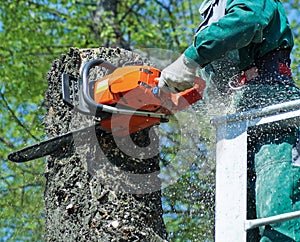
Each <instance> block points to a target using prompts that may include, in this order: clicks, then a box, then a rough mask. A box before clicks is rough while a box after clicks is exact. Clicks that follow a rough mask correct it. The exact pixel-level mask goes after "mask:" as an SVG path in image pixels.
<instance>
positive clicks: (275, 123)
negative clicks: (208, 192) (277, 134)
mask: <svg viewBox="0 0 300 242" xmlns="http://www.w3.org/2000/svg"><path fill="white" fill-rule="evenodd" d="M212 124H213V125H214V126H215V127H216V141H217V142H216V207H215V241H216V242H227V241H228V242H235V241H236V242H246V235H247V230H250V229H253V228H256V227H259V226H264V225H268V224H272V223H277V222H283V221H287V220H291V219H295V218H299V217H300V211H295V212H290V213H285V214H280V215H276V216H272V217H267V218H259V219H251V220H250V219H247V142H248V138H249V136H251V135H254V134H253V133H257V132H266V131H267V130H269V129H271V130H272V129H277V130H278V129H286V128H288V127H298V126H300V100H296V101H289V102H285V103H281V104H276V105H272V106H268V107H265V108H261V109H253V110H249V111H246V112H241V113H236V114H231V115H227V116H224V117H220V118H216V119H213V120H212ZM253 130H255V132H253Z"/></svg>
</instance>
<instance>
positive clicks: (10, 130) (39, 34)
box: [0, 0, 300, 241]
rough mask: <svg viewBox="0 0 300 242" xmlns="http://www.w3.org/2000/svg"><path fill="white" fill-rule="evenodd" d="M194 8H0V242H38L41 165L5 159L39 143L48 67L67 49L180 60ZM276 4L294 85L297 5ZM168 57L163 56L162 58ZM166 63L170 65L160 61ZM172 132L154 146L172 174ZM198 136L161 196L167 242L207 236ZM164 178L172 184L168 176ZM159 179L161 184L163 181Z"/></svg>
mask: <svg viewBox="0 0 300 242" xmlns="http://www.w3.org/2000/svg"><path fill="white" fill-rule="evenodd" d="M200 2H201V1H195V0H188V1H181V0H180V1H173V0H168V1H166V0H164V1H163V0H162V1H159V0H155V1H142V0H128V1H104V0H103V1H100V0H99V1H96V0H90V1H71V0H69V1H68V0H61V1H49V0H45V1H43V0H41V1H35V0H32V1H23V0H20V1H1V3H0V42H1V46H0V74H1V75H0V76H1V78H0V120H1V126H0V159H1V161H2V162H1V174H0V192H1V200H0V218H1V219H0V228H1V229H0V237H1V238H4V240H9V239H10V240H28V241H38V240H41V239H42V237H43V233H44V231H43V229H41V228H44V226H43V225H44V217H45V216H44V210H43V190H44V186H45V184H44V182H45V179H44V175H43V172H44V165H43V160H42V159H41V160H38V161H34V162H29V163H26V164H20V165H16V164H12V163H10V162H7V159H6V157H7V154H8V152H10V151H12V150H15V149H17V148H20V147H21V146H25V145H29V144H32V143H35V142H36V141H37V140H41V139H44V138H45V135H44V134H45V132H44V130H43V126H42V118H43V116H44V115H45V112H46V111H45V106H44V92H45V90H46V89H47V82H46V81H45V75H46V73H47V72H48V70H49V69H50V66H51V63H52V62H53V60H54V59H56V58H58V57H59V56H60V55H61V54H62V53H67V52H68V51H69V48H70V47H73V46H75V47H78V48H91V47H98V46H106V47H107V46H113V47H115V46H120V47H124V48H131V49H135V50H136V49H143V51H144V52H147V53H149V54H150V55H151V57H153V56H154V57H156V58H157V59H158V60H160V57H161V56H162V54H161V52H159V51H157V49H158V48H160V49H165V50H172V51H176V52H178V53H180V52H181V51H182V50H184V48H186V47H187V45H188V44H190V41H191V38H192V37H191V36H192V35H193V30H194V29H195V28H196V27H197V24H198V22H199V21H200V17H199V14H198V11H197V10H198V6H199V4H200ZM283 2H284V3H285V5H286V9H287V11H288V12H289V18H290V20H291V24H292V27H293V30H294V34H295V44H296V45H295V48H294V51H293V73H294V75H295V77H296V80H297V81H298V80H299V71H300V68H299V57H300V52H299V51H300V50H299V30H300V27H299V22H297V21H298V20H297V18H296V16H297V15H298V14H299V1H298V0H294V1H283ZM100 13H101V14H100ZM153 48H155V51H153ZM146 50H147V51H146ZM157 53H159V54H157ZM168 53H169V52H168V51H165V52H164V54H165V55H167V54H168ZM157 55H158V56H157ZM168 58H170V57H169V56H168V57H167V58H166V59H168ZM201 123H204V124H205V125H204V127H209V126H208V124H207V122H201ZM172 125H173V126H172ZM172 125H169V126H168V127H169V129H164V130H163V131H166V130H167V131H168V130H169V131H170V132H169V133H170V134H167V133H165V134H163V139H162V140H165V141H166V142H164V143H163V144H162V145H161V147H162V148H161V149H162V150H161V151H162V153H161V158H162V163H165V164H167V165H168V164H170V163H171V164H174V169H173V171H174V172H175V171H176V170H180V167H182V165H183V164H184V163H182V162H183V160H182V159H179V158H177V159H178V160H177V161H176V163H175V162H171V161H173V159H174V157H175V155H174V152H176V149H177V148H176V144H177V145H178V142H177V141H178V137H180V135H179V134H176V132H175V131H176V122H174V124H172ZM199 130H200V131H201V133H200V134H201V137H202V139H201V140H200V142H199V141H196V144H197V145H195V146H196V147H198V148H199V149H198V151H199V162H194V163H193V164H191V165H190V166H189V167H190V168H191V172H190V173H189V172H184V176H180V179H178V183H176V184H175V183H174V184H173V186H169V187H168V188H169V189H168V190H166V192H165V198H164V204H165V209H166V216H165V219H166V223H167V229H168V230H169V232H170V238H171V239H172V240H174V241H176V240H178V241H182V240H188V239H190V240H191V241H197V239H195V236H196V235H197V234H199V231H201V229H202V228H207V227H205V226H206V225H207V226H209V227H210V229H209V230H206V231H207V234H204V235H203V238H208V239H209V238H211V237H212V233H213V231H212V230H213V229H212V228H211V226H212V223H213V222H212V208H213V207H212V199H213V177H212V176H211V175H212V174H211V173H210V171H213V167H210V165H209V164H211V161H213V157H212V153H213V148H211V143H210V141H211V140H213V139H214V138H213V136H212V135H211V133H210V130H207V128H201V127H199ZM191 139H192V138H191ZM177 147H178V146H177ZM187 150H188V149H187ZM187 152H188V151H187ZM176 157H177V156H176ZM206 159H209V160H210V162H208V161H206ZM203 164H206V170H207V171H208V173H207V172H203V171H204V169H203ZM172 175H173V176H175V177H177V178H178V176H176V174H175V175H174V174H172ZM208 175H210V176H208ZM165 177H168V176H167V175H166V174H165ZM183 189H185V190H183ZM183 191H185V192H184V193H183ZM203 194H206V195H205V196H203ZM203 198H205V199H203ZM206 199H208V200H206ZM204 218H205V219H204ZM207 221H210V222H207ZM205 224H206V225H205ZM202 234H203V233H202ZM199 239H200V240H201V238H199Z"/></svg>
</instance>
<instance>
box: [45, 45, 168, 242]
mask: <svg viewBox="0 0 300 242" xmlns="http://www.w3.org/2000/svg"><path fill="white" fill-rule="evenodd" d="M94 58H103V59H105V60H107V61H110V62H111V63H113V64H114V65H117V66H122V65H123V64H124V63H126V62H143V63H146V64H148V63H147V61H146V60H144V59H143V58H142V57H140V56H139V55H137V54H134V53H132V52H129V51H126V50H123V49H111V48H97V49H85V50H79V49H76V48H73V49H71V50H70V51H69V53H68V54H66V55H63V56H62V57H61V58H60V59H58V60H55V61H54V62H53V65H52V68H51V70H50V71H49V73H48V74H47V80H48V83H49V89H48V91H47V93H46V103H47V107H48V111H49V112H48V115H47V116H46V117H45V119H44V123H45V127H46V129H47V132H48V136H49V137H53V136H57V135H59V134H63V133H66V132H68V131H70V130H74V129H78V128H82V127H85V126H87V125H90V124H91V123H93V118H92V117H89V116H85V115H82V114H80V113H77V112H75V111H73V110H71V109H70V108H69V107H67V106H66V105H65V104H64V103H63V101H62V97H61V74H62V73H63V72H64V73H68V74H72V75H73V76H75V77H79V75H80V68H81V67H82V64H83V63H84V62H86V61H87V60H91V59H94ZM91 75H92V76H93V77H95V76H97V77H100V76H103V75H104V72H103V70H101V69H99V68H98V69H96V68H95V70H93V71H91ZM151 131H152V130H151ZM152 135H154V136H153V137H154V138H153V137H152V138H151V140H150V139H149V137H148V131H147V130H146V131H143V132H140V133H139V134H135V135H133V136H132V137H131V139H130V140H132V142H133V144H134V145H136V146H137V147H147V146H148V145H149V144H150V143H151V142H153V144H154V145H153V146H151V147H154V148H155V149H158V145H157V142H158V138H157V137H155V132H152ZM118 142H123V141H122V140H121V141H120V140H119V141H118ZM124 142H128V140H124ZM72 145H73V146H74V149H71V152H66V151H65V150H63V149H62V150H60V151H59V152H57V154H54V155H53V156H51V157H49V158H48V159H47V164H46V172H45V175H46V178H47V184H46V189H45V207H46V234H45V240H46V241H164V238H166V232H165V227H164V224H163V220H162V206H161V192H160V190H159V189H157V188H158V187H159V185H160V181H159V179H158V178H157V177H156V174H157V173H158V172H159V160H158V157H157V156H153V157H152V158H148V159H143V158H142V157H147V155H146V154H139V156H137V157H131V156H129V155H127V154H126V152H125V153H124V152H123V151H122V150H120V149H119V148H118V146H117V145H116V141H115V140H114V138H113V137H112V136H111V135H107V134H104V133H103V132H102V131H95V134H94V135H91V137H90V138H89V139H86V138H85V139H82V138H81V137H80V135H78V136H76V137H74V144H72ZM147 152H150V150H149V149H145V153H147ZM151 152H153V150H152V151H151ZM157 154H158V152H157ZM135 174H139V175H140V174H142V175H143V176H142V178H143V179H142V180H141V181H139V180H136V176H135ZM140 177H141V176H138V178H140ZM147 178H149V179H147Z"/></svg>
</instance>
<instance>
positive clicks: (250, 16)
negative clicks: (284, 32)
mask: <svg viewBox="0 0 300 242" xmlns="http://www.w3.org/2000/svg"><path fill="white" fill-rule="evenodd" d="M276 2H277V1H273V0H271V1H270V0H251V1H245V0H228V2H227V6H226V11H225V15H224V16H223V17H222V18H220V19H219V21H218V22H215V23H212V24H211V25H209V26H207V27H206V28H204V29H203V30H201V31H199V32H198V33H197V34H196V36H195V40H194V43H193V45H191V46H190V47H189V48H187V49H186V51H185V52H184V54H185V56H187V57H188V58H190V59H192V60H194V61H195V62H197V63H198V64H199V65H201V66H202V65H205V64H207V63H210V62H212V61H213V60H217V59H219V58H221V57H223V56H224V55H225V54H226V53H227V52H228V51H231V50H234V49H240V48H243V47H245V46H247V45H249V43H251V42H252V43H261V42H262V41H263V31H264V29H265V27H266V26H267V25H268V23H269V22H270V20H271V19H272V17H273V14H274V12H275V11H274V9H275V8H276V5H277V3H276Z"/></svg>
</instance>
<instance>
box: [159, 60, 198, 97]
mask: <svg viewBox="0 0 300 242" xmlns="http://www.w3.org/2000/svg"><path fill="white" fill-rule="evenodd" d="M197 67H198V64H197V63H196V62H194V61H192V60H189V59H188V58H187V57H186V56H185V55H184V54H182V55H181V56H180V57H179V58H178V59H177V60H176V61H174V62H173V63H172V64H171V65H169V66H167V67H166V68H165V69H163V70H162V72H161V75H160V78H159V82H158V87H159V89H161V90H163V91H164V92H173V93H177V92H182V91H184V90H186V89H189V88H191V87H193V86H194V80H195V77H196V69H197Z"/></svg>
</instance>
